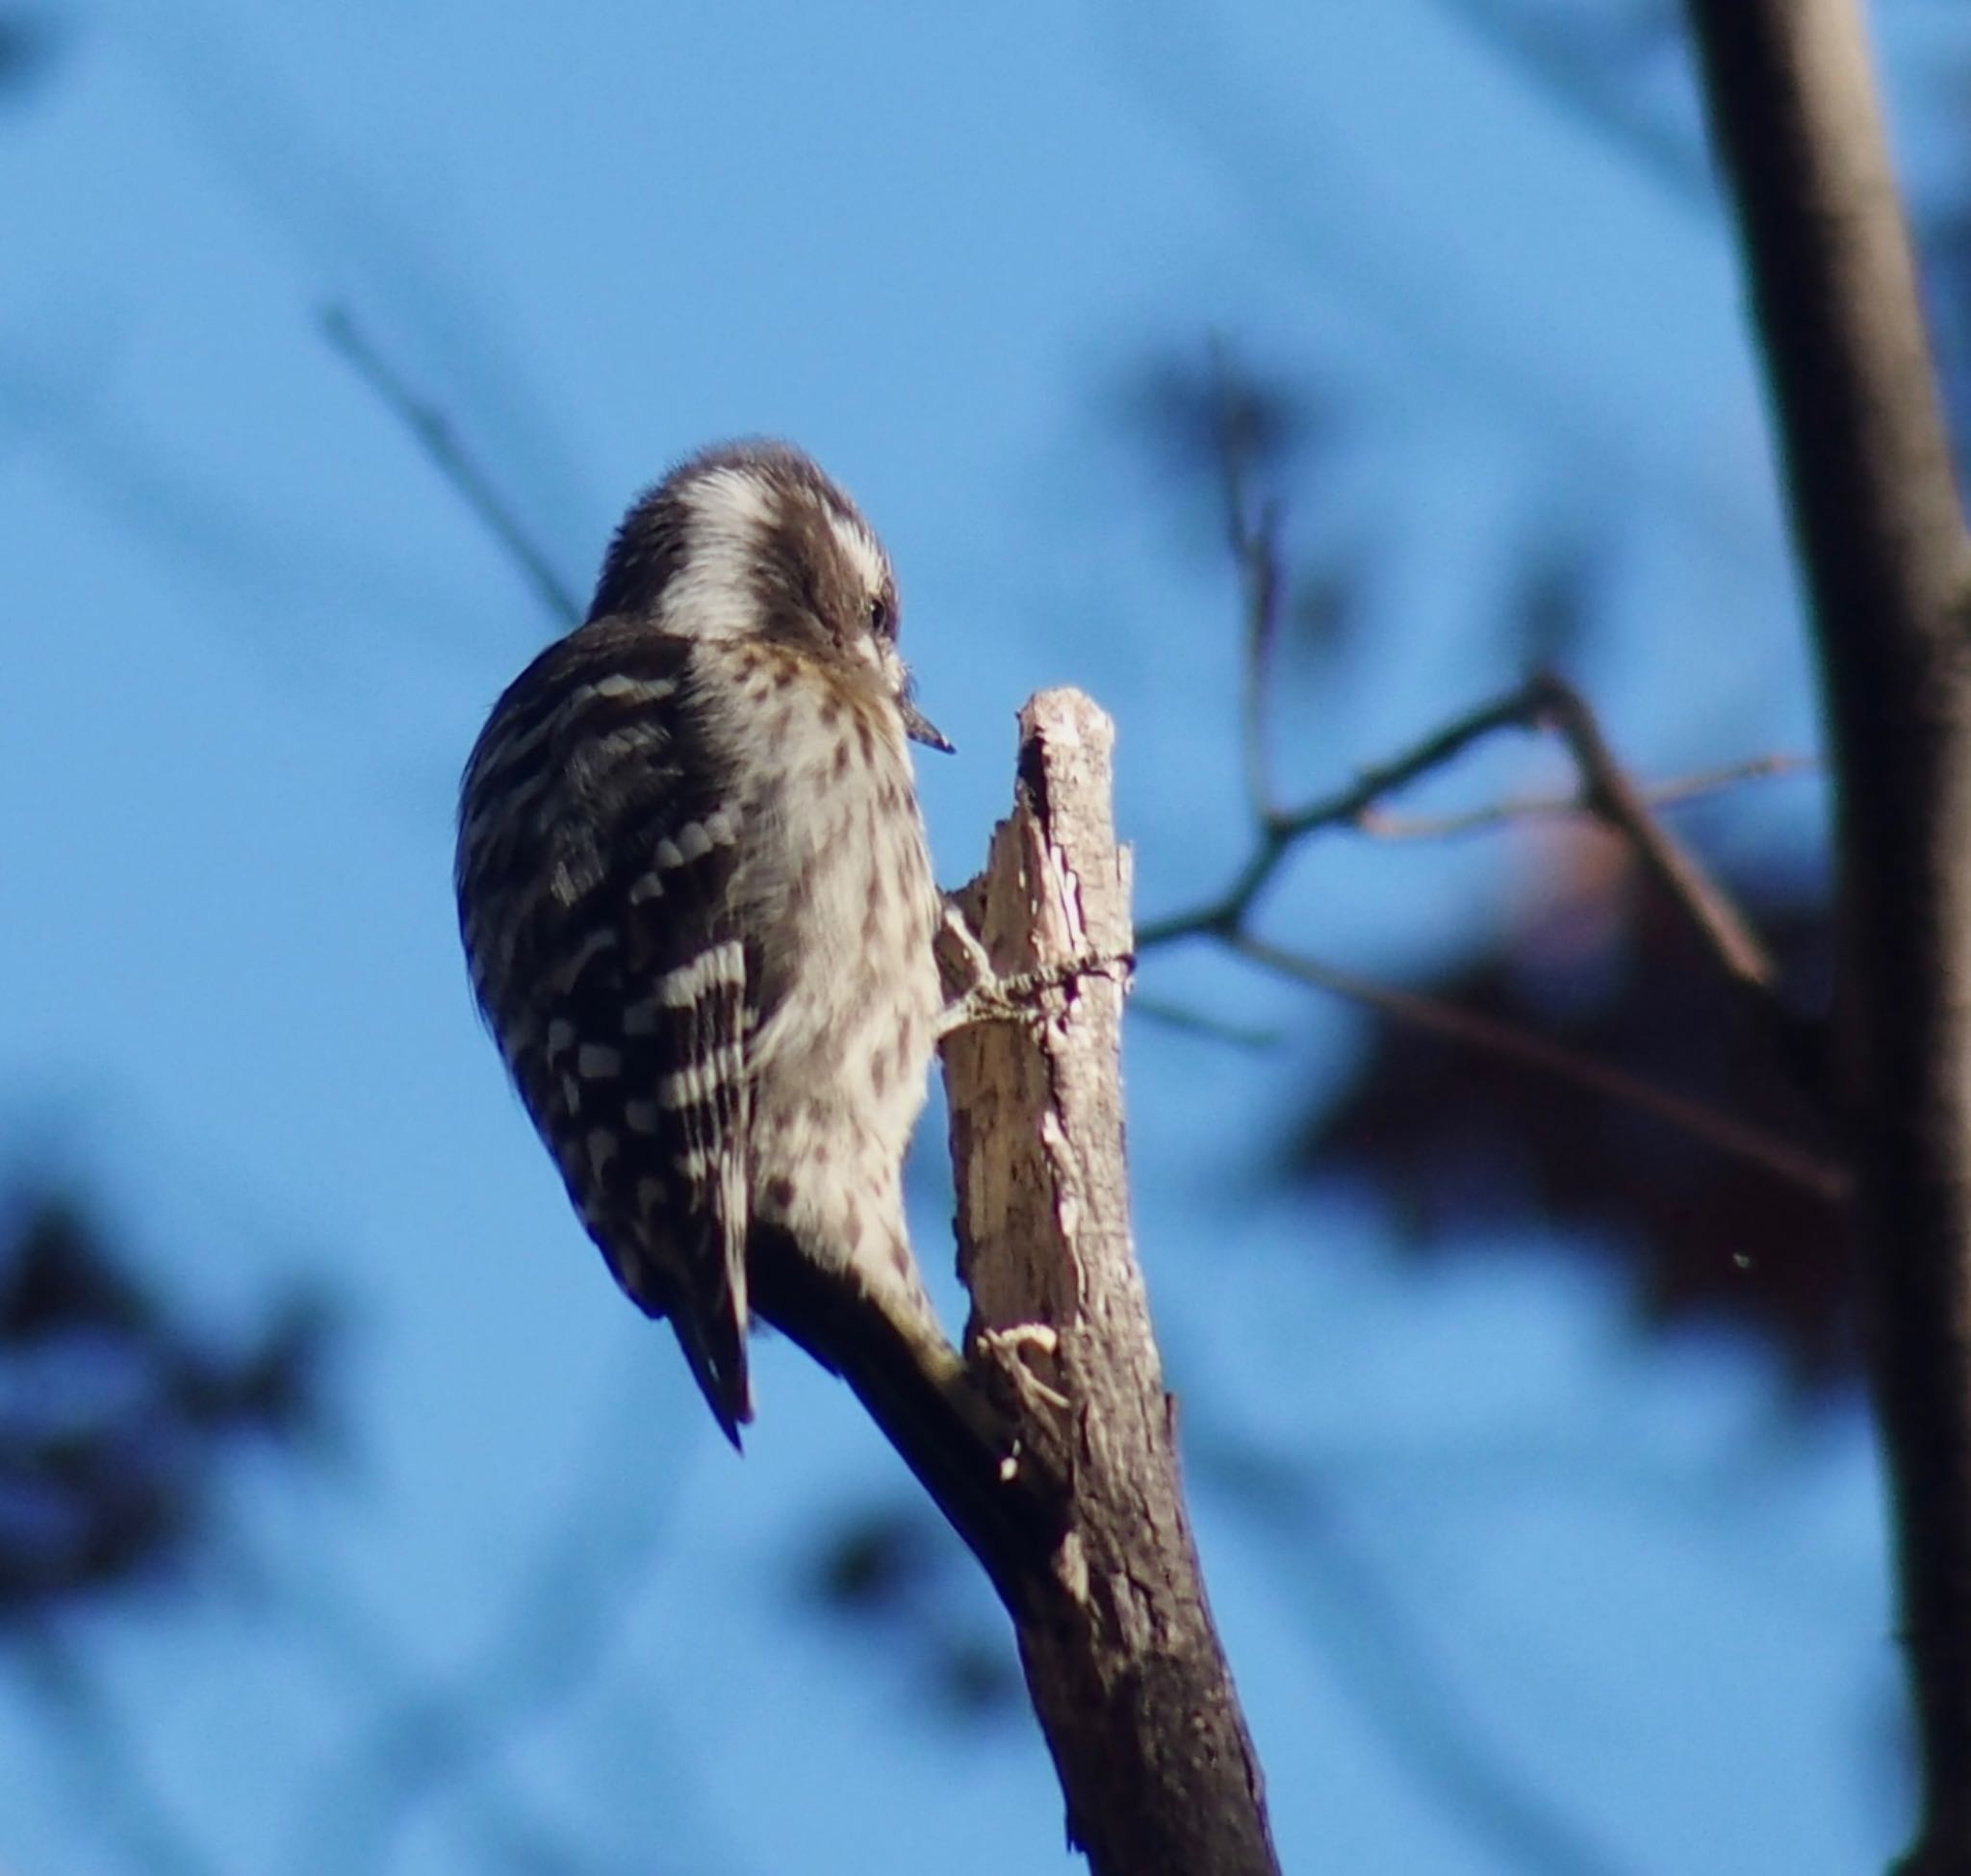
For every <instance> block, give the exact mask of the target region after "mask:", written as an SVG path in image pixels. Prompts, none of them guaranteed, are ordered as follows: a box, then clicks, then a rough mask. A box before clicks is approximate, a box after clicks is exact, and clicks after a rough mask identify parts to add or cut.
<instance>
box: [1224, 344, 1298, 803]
mask: <svg viewBox="0 0 1971 1876" xmlns="http://www.w3.org/2000/svg"><path fill="white" fill-rule="evenodd" d="M1212 385H1213V390H1214V393H1215V395H1216V399H1217V418H1218V467H1219V492H1220V495H1221V497H1222V499H1223V503H1224V522H1225V545H1226V546H1227V548H1228V549H1229V550H1230V551H1231V554H1232V564H1233V566H1234V567H1235V568H1236V569H1237V570H1238V574H1239V585H1240V595H1241V606H1240V610H1241V619H1242V622H1243V625H1244V643H1243V646H1242V648H1241V650H1242V657H1241V664H1242V667H1243V672H1244V682H1243V685H1242V687H1241V692H1242V694H1241V717H1242V727H1243V732H1244V733H1243V735H1242V736H1241V744H1242V746H1243V748H1244V751H1245V793H1246V800H1247V802H1248V803H1249V804H1250V806H1251V809H1252V813H1253V818H1254V819H1255V820H1257V821H1258V822H1259V823H1260V824H1261V825H1262V826H1265V825H1267V823H1269V822H1270V821H1272V820H1273V819H1274V818H1275V816H1274V809H1273V788H1272V763H1271V759H1270V757H1269V754H1268V743H1269V738H1268V736H1267V678H1268V675H1269V673H1270V671H1271V669H1272V661H1273V647H1274V646H1275V644H1276V643H1277V642H1278V640H1279V635H1280V594H1281V590H1282V582H1281V578H1280V543H1279V532H1280V508H1279V503H1278V502H1277V501H1265V502H1262V503H1261V504H1260V509H1259V513H1258V515H1257V516H1256V517H1255V516H1254V514H1253V512H1252V505H1251V502H1250V501H1249V499H1248V496H1247V491H1246V482H1245V444H1244V440H1243V439H1242V438H1241V435H1240V434H1239V415H1238V405H1237V399H1236V397H1235V394H1234V387H1233V381H1232V364H1231V359H1230V357H1229V355H1228V354H1227V351H1226V348H1225V347H1224V345H1223V343H1222V342H1215V343H1214V344H1213V346H1212Z"/></svg>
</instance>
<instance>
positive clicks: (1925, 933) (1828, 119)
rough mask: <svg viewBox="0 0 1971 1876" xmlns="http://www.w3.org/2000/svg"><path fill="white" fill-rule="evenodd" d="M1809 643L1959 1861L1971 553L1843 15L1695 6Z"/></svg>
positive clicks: (1925, 1739)
mask: <svg viewBox="0 0 1971 1876" xmlns="http://www.w3.org/2000/svg"><path fill="white" fill-rule="evenodd" d="M1691 13H1692V17H1693V20H1694V22H1695V25H1696V28H1697V33H1698V39H1699V43H1700V47H1701V50H1702V56H1703V63H1704V78H1705V86H1706V91H1707V96H1708V102H1709V109H1710V116H1711V124H1712V133H1713V137H1714V140H1715V141H1716V143H1717V146H1718V149H1719V153H1720V155H1721V158H1722V160H1723V162H1724V165H1725V167H1726V169H1727V171H1728V175H1729V178H1730V181H1731V184H1732V187H1733V190H1734V192H1735V194H1736V198H1737V208H1738V214H1739V219H1740V223H1741V229H1742V234H1743V239H1744V244H1745V252H1746V258H1747V264H1748V270H1749V273H1750V277H1751V285H1752V292H1753V306H1754V310H1755V313H1756V317H1757V321H1758V327H1759V333H1760V338H1761V340H1762V343H1763V347H1764V351H1765V358H1766V367H1767V373H1768V381H1769V385H1770V389H1771V394H1772V400H1773V404H1774V409H1775V415H1776V418H1777V421H1778V424H1779V431H1780V435H1781V440H1782V443H1783V448H1784V454H1785V470H1786V484H1787V493H1788V497H1789V500H1790V502H1791V507H1792V517H1793V528H1794V535H1795V541H1796V546H1797V550H1798V553H1799V556H1800V560H1801V563H1802V566H1803V568H1804V570H1805V578H1806V583H1807V587H1808V590H1809V593H1810V596H1811V600H1812V604H1813V612H1814V620H1815V626H1816V629H1817V633H1818V638H1819V649H1820V657H1821V667H1822V686H1823V693H1824V698H1825V704H1824V707H1825V710H1826V713H1827V716H1828V718H1829V722H1830V729H1831V732H1832V741H1833V752H1834V758H1835V761H1834V767H1835V776H1836V783H1837V802H1838V810H1837V811H1838V816H1839V827H1838V831H1837V851H1838V861H1839V882H1840V887H1839V889H1840V920H1841V939H1842V962H1841V977H1842V981H1841V996H1840V1009H1839V1012H1838V1034H1837V1036H1836V1039H1835V1043H1836V1046H1835V1051H1834V1054H1835V1062H1834V1090H1833V1092H1834V1094H1835V1097H1836V1100H1837V1103H1838V1105H1839V1107H1840V1108H1841V1110H1842V1112H1843V1114H1844V1117H1845V1119H1846V1121H1847V1127H1848V1133H1849V1140H1850V1145H1851V1148H1852V1151H1853V1154H1854V1158H1855V1170H1856V1181H1857V1191H1858V1195H1859V1199H1860V1217H1861V1223H1862V1235H1861V1241H1860V1245H1859V1249H1858V1256H1857V1280H1858V1283H1859V1288H1860V1293H1861V1298H1862V1303H1863V1318H1864V1322H1865V1324H1866V1328H1867V1331H1868V1337H1869V1344H1870V1349H1869V1353H1870V1364H1871V1372H1872V1375H1873V1381H1874V1388H1875V1397H1876V1403H1877V1409H1878V1413H1879V1417H1880V1421H1881V1436H1882V1444H1883V1452H1884V1456H1885V1458H1886V1461H1887V1465H1888V1470H1889V1475H1890V1481H1891V1488H1892V1493H1893V1500H1894V1520H1895V1532H1896V1544H1897V1564H1898V1575H1899V1590H1900V1600H1901V1606H1902V1625H1903V1632H1904V1640H1905V1644H1906V1647H1907V1654H1908V1666H1909V1673H1910V1678H1911V1683H1912V1685H1913V1689H1914V1706H1915V1714H1916V1722H1917V1733H1918V1752H1919V1760H1920V1764H1921V1770H1922V1816H1921V1819H1920V1822H1919V1825H1918V1830H1917V1835H1916V1838H1915V1842H1914V1844H1913V1846H1912V1847H1911V1849H1910V1851H1909V1853H1908V1856H1907V1861H1906V1862H1905V1863H1904V1864H1903V1868H1904V1870H1905V1871H1906V1872H1907V1876H1946V1872H1951V1873H1952V1876H1960V1873H1961V1872H1966V1871H1971V681H1967V677H1971V660H1967V652H1971V638H1967V623H1971V543H1967V540H1966V535H1965V529H1964V523H1963V514H1962V506H1961V501H1960V498H1959V494H1958V488H1957V485H1956V481H1955V477H1954V475H1953V474H1952V468H1951V460H1950V452H1949V448H1948V443H1947V440H1946V436H1945V429H1944V423H1943V418H1942V414H1941V410H1940V406H1939V400H1938V397H1937V389H1936V382H1935V373H1934V369H1933V363H1932V358H1931V353H1930V347H1929V344H1928V341H1927V337H1926V334H1925V330H1924V323H1923V317H1922V311H1921V304H1920V301H1919V298H1918V294H1917V286H1916V274H1915V267H1914V263H1913V261H1912V258H1911V253H1910V247H1909V240H1908V234H1907V228H1906V226H1905V222H1904V218H1903V215H1902V211H1901V208H1900V205H1899V201H1898V196H1897V192H1896V186H1895V179H1894V176H1893V174H1892V172H1891V169H1890V166H1889V160H1888V154H1887V150H1886V147H1885V144H1884V140H1883V135H1882V127H1881V117H1880V114H1879V111H1878V109H1877V105H1876V98H1875V90H1874V85H1873V81H1872V76H1871V66H1870V60H1869V56H1868V48H1867V45H1866V42H1865V38H1864V34H1863V30H1862V21H1861V17H1860V14H1859V12H1858V9H1857V7H1856V0H1692V5H1691Z"/></svg>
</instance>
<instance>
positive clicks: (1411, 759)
mask: <svg viewBox="0 0 1971 1876" xmlns="http://www.w3.org/2000/svg"><path fill="white" fill-rule="evenodd" d="M1543 728H1544V729H1551V730H1553V731H1554V732H1557V733H1558V734H1559V735H1560V736H1561V737H1562V738H1563V740H1564V741H1565V742H1566V743H1567V746H1568V751H1569V753H1570V754H1571V755H1572V756H1573V757H1574V766H1575V768H1576V770H1577V771H1578V772H1579V775H1580V786H1579V795H1580V800H1581V802H1582V804H1583V805H1584V806H1585V807H1586V808H1587V809H1588V810H1589V811H1591V812H1593V813H1594V814H1596V815H1598V816H1599V817H1600V819H1601V820H1603V821H1605V822H1606V823H1607V824H1608V825H1609V826H1610V827H1612V828H1614V829H1615V830H1616V831H1617V832H1618V833H1619V834H1621V835H1624V836H1625V838H1626V839H1627V840H1628V841H1629V843H1630V844H1631V845H1632V846H1633V847H1634V848H1635V850H1636V853H1637V855H1638V857H1639V858H1640V859H1641V860H1642V862H1643V864H1644V866H1645V867H1646V869H1647V870H1648V871H1649V873H1650V875H1651V878H1653V879H1654V880H1655V881H1656V882H1657V884H1658V885H1659V886H1661V887H1663V888H1664V890H1665V891H1667V892H1668V893H1669V894H1670V897H1671V899H1672V901H1673V902H1674V903H1675V904H1676V906H1677V909H1678V910H1679V911H1680V912H1682V913H1683V914H1684V917H1685V918H1686V920H1687V921H1688V922H1689V924H1690V926H1691V928H1692V930H1693V931H1694V932H1695V933H1696V934H1697V936H1698V937H1699V938H1700V939H1701V940H1702V943H1703V945H1704V948H1705V950H1706V951H1707V952H1708V953H1709V954H1710V956H1711V957H1712V959H1713V960H1714V961H1715V962H1716V963H1717V964H1718V966H1719V968H1720V969H1721V970H1722V971H1724V973H1725V974H1726V976H1727V977H1728V978H1729V979H1730V980H1731V982H1732V983H1733V984H1735V985H1737V986H1738V987H1739V988H1740V989H1744V990H1746V991H1748V992H1752V993H1753V994H1755V995H1756V996H1757V997H1759V998H1761V999H1766V998H1768V997H1769V995H1770V991H1771V988H1772V983H1773V966H1772V962H1771V960H1770V959H1769V958H1768V957H1767V955H1766V951H1765V947H1764V946H1763V945H1762V944H1761V943H1760V942H1759V939H1758V938H1757V935H1756V934H1755V933H1754V932H1753V929H1752V927H1751V925H1750V924H1749V923H1748V922H1747V921H1746V919H1745V917H1744V916H1743V914H1741V913H1740V912H1739V911H1738V909H1737V908H1736V907H1735V906H1734V905H1732V903H1731V901H1730V899H1729V898H1728V895H1727V894H1726V893H1725V891H1724V890H1723V888H1722V887H1719V886H1718V885H1717V883H1716V882H1715V881H1713V880H1712V879H1711V878H1710V876H1709V875H1708V874H1707V873H1706V872H1705V871H1704V869H1703V868H1702V866H1701V865H1700V864H1699V863H1698V861H1697V860H1696V858H1695V857H1694V856H1693V855H1692V854H1691V853H1690V852H1689V851H1688V850H1687V849H1686V848H1685V847H1684V846H1683V845H1682V844H1681V843H1680V842H1679V841H1678V840H1677V838H1676V837H1675V836H1674V835H1672V834H1671V833H1670V831H1669V829H1668V828H1666V827H1665V826H1664V825H1663V824H1662V822H1661V821H1660V820H1658V819H1657V817H1656V816H1655V815H1654V814H1653V813H1651V810H1650V803H1649V799H1648V797H1647V795H1646V794H1645V793H1644V792H1643V790H1642V789H1640V788H1639V787H1638V786H1637V785H1636V784H1634V783H1633V782H1631V781H1630V780H1629V779H1628V777H1627V776H1626V775H1625V773H1624V772H1623V768H1622V765H1621V763H1620V762H1618V761H1617V760H1616V758H1615V755H1614V753H1613V751H1611V750H1610V748H1609V747H1608V743H1607V739H1606V738H1605V737H1604V736H1603V735H1602V733H1601V729H1600V724H1599V723H1598V722H1597V721H1596V719H1595V713H1594V711H1593V710H1592V709H1591V708H1590V707H1589V705H1588V702H1587V700H1586V699H1585V698H1584V697H1582V696H1581V694H1580V693H1579V692H1578V691H1577V690H1575V689H1574V686H1573V685H1572V684H1570V683H1569V682H1568V681H1566V680H1565V679H1563V678H1560V677H1558V676H1556V675H1555V674H1554V673H1552V672H1549V671H1542V672H1536V673H1535V674H1534V675H1533V676H1532V677H1531V678H1529V679H1528V680H1527V681H1525V682H1524V683H1523V684H1522V685H1521V686H1520V687H1519V688H1518V689H1517V690H1513V691H1509V692H1508V693H1507V694H1506V695H1505V696H1503V697H1499V698H1496V699H1495V700H1494V701H1493V702H1491V703H1489V704H1484V705H1481V706H1480V707H1478V708H1477V709H1475V710H1472V711H1469V712H1468V713H1467V714H1466V715H1464V716H1461V717H1458V718H1456V719H1455V720H1454V721H1453V722H1451V723H1448V724H1446V726H1445V727H1444V728H1443V729H1442V730H1439V731H1437V732H1435V733H1434V734H1432V735H1429V736H1426V737H1425V738H1424V739H1423V740H1422V741H1421V742H1420V743H1418V744H1416V745H1415V746H1414V747H1412V748H1411V749H1409V750H1407V751H1405V752H1404V754H1402V755H1401V756H1399V757H1397V758H1395V760H1393V761H1389V762H1385V763H1382V764H1381V765H1379V766H1378V767H1375V768H1371V769H1366V770H1364V771H1363V773H1362V774H1361V775H1360V776H1358V777H1357V778H1356V780H1355V781H1354V782H1353V783H1352V784H1350V785H1349V786H1347V787H1345V788H1343V789H1340V790H1338V791H1337V792H1336V793H1334V794H1331V795H1327V796H1324V797H1322V798H1320V799H1318V800H1316V801H1313V802H1310V803H1308V804H1307V805H1306V806H1305V807H1303V808H1299V809H1296V810H1293V812H1291V813H1276V814H1274V815H1272V816H1271V817H1269V818H1268V819H1267V820H1265V821H1263V822H1262V823H1261V825H1260V829H1259V834H1258V837H1257V839H1256V841H1255V843H1254V847H1253V852H1252V856H1251V858H1250V859H1249V860H1248V861H1246V863H1245V865H1244V866H1243V868H1241V871H1240V873H1239V876H1238V877H1237V878H1236V879H1235V880H1234V881H1233V883H1232V885H1231V887H1229V888H1228V889H1227V890H1226V892H1225V893H1224V895H1223V896H1222V897H1220V898H1218V899H1216V900H1214V901H1212V902H1211V903H1209V904H1207V905H1204V906H1200V907H1196V908H1194V909H1193V910H1191V911H1190V912H1179V913H1176V914H1174V915H1172V916H1170V917H1166V918H1161V919H1153V920H1151V921H1150V922H1149V923H1148V924H1146V925H1145V926H1143V928H1142V930H1141V931H1140V932H1139V934H1138V938H1137V946H1138V949H1139V951H1146V950H1148V949H1150V948H1151V947H1152V946H1154V945H1159V944H1167V943H1170V942H1171V941H1172V940H1174V939H1176V938H1189V937H1194V936H1206V937H1214V938H1228V939H1229V938H1233V937H1235V936H1237V935H1238V934H1239V933H1241V931H1242V930H1243V929H1244V923H1245V919H1246V916H1247V914H1248V913H1249V912H1250V911H1251V909H1252V907H1253V904H1254V902H1255V901H1256V900H1257V899H1258V897H1259V895H1260V893H1261V892H1262V890H1264V888H1265V887H1267V885H1268V884H1269V883H1270V882H1271V880H1272V878H1273V876H1274V874H1275V873H1276V872H1277V871H1278V870H1279V867H1280V865H1281V862H1282V861H1285V860H1286V858H1287V856H1288V855H1289V854H1290V853H1291V852H1292V851H1293V848H1294V847H1295V845H1297V844H1298V843H1299V842H1300V841H1301V840H1303V839H1305V838H1306V837H1307V836H1308V835H1311V834H1315V833H1317V832H1319V831H1320V830H1323V829H1326V828H1331V827H1355V828H1358V829H1359V828H1362V827H1363V826H1364V824H1365V823H1366V822H1367V821H1368V820H1369V816H1370V813H1371V810H1373V809H1374V807H1375V804H1376V803H1377V802H1378V801H1379V800H1380V799H1381V798H1382V797H1383V796H1385V795H1387V794H1390V793H1393V792H1394V791H1395V790H1396V789H1398V788H1401V787H1403V786H1405V785H1406V784H1409V783H1411V782H1414V781H1416V780H1418V779H1419V778H1420V777H1421V776H1423V775H1426V774H1428V773H1429V772H1430V771H1431V770H1433V769H1436V768H1441V767H1443V766H1444V765H1445V764H1446V762H1448V761H1450V760H1451V759H1452V758H1455V757H1457V756H1459V755H1461V754H1463V752H1464V751H1465V750H1467V749H1468V748H1470V747H1471V745H1472V743H1474V742H1476V741H1478V740H1480V739H1481V738H1483V737H1485V736H1488V735H1490V734H1492V733H1493V732H1495V731H1497V730H1502V729H1522V730H1524V729H1543Z"/></svg>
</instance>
